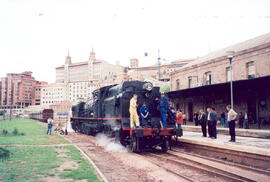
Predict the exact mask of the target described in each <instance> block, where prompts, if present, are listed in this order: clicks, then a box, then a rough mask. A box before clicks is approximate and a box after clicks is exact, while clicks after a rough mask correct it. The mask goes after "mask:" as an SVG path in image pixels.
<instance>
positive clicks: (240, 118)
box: [239, 112, 245, 128]
mask: <svg viewBox="0 0 270 182" xmlns="http://www.w3.org/2000/svg"><path fill="white" fill-rule="evenodd" d="M244 120H245V116H244V114H243V112H240V113H239V128H243V126H244Z"/></svg>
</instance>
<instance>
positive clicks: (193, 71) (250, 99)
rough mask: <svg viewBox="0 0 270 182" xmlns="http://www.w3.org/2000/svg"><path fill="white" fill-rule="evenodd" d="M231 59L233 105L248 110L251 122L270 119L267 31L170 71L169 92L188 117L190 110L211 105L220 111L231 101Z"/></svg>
mask: <svg viewBox="0 0 270 182" xmlns="http://www.w3.org/2000/svg"><path fill="white" fill-rule="evenodd" d="M228 51H234V52H235V53H234V57H233V59H232V72H233V78H232V80H233V95H234V109H235V110H236V112H238V113H240V112H245V111H247V112H248V113H249V115H250V119H251V122H257V121H260V122H261V121H262V122H265V123H267V122H268V123H269V121H270V33H268V34H264V35H261V36H259V37H256V38H253V39H250V40H247V41H244V42H241V43H238V44H235V45H232V46H229V47H227V48H224V49H221V50H218V51H215V52H211V53H209V54H207V55H205V56H203V57H200V58H197V59H195V60H194V61H193V62H190V63H189V64H187V65H184V66H183V67H182V68H181V69H179V70H178V71H176V72H174V73H172V74H171V81H170V84H171V90H172V91H171V92H169V93H168V95H169V97H170V98H171V100H172V102H173V103H174V104H175V106H176V108H177V109H181V110H183V112H184V113H185V114H186V115H187V119H188V120H190V121H192V120H193V113H194V112H197V111H199V109H204V110H205V109H206V107H207V106H212V107H214V108H215V109H216V111H217V112H218V114H219V115H220V114H221V113H222V112H223V111H225V107H226V105H228V104H230V79H231V76H230V75H231V74H230V73H231V72H230V71H231V69H230V63H229V61H228V57H227V56H228Z"/></svg>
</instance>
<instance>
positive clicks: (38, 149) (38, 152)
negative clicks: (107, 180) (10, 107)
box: [0, 119, 100, 182]
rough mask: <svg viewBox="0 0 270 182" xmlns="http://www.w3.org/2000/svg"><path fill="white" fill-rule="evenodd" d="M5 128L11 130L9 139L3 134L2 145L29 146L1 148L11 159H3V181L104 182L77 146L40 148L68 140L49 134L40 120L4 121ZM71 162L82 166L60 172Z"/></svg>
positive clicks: (0, 162) (1, 126) (0, 165)
mask: <svg viewBox="0 0 270 182" xmlns="http://www.w3.org/2000/svg"><path fill="white" fill-rule="evenodd" d="M14 128H17V130H18V133H19V134H20V133H24V134H25V135H23V136H22V135H14V132H13V131H14ZM3 129H5V130H8V134H7V135H6V136H4V135H1V134H0V144H6V145H9V144H11V145H12V144H26V145H22V146H1V150H2V151H4V152H6V151H8V153H9V157H7V158H5V159H4V160H3V159H2V160H0V181H1V182H17V181H20V182H41V181H44V178H46V181H57V180H56V179H59V178H63V179H65V180H67V181H71V182H72V181H76V180H83V179H86V180H87V181H88V182H99V181H100V180H99V179H98V178H97V176H96V174H95V172H94V169H93V167H91V166H90V164H89V163H88V162H87V160H86V159H84V158H83V157H82V156H81V153H80V151H78V150H77V149H76V148H75V147H74V146H64V147H57V146H40V144H58V143H67V141H66V140H65V139H64V138H63V137H61V136H58V135H52V136H50V135H47V134H46V131H47V130H46V127H44V126H42V125H40V124H38V123H37V121H34V120H30V119H12V120H0V132H1V131H2V130H3ZM15 133H17V132H15ZM29 144H31V145H29ZM27 145H28V146H27ZM35 145H39V146H35ZM59 154H61V155H59ZM63 154H64V155H63ZM70 161H72V162H75V163H76V164H78V166H77V168H69V167H67V168H64V169H63V170H62V171H61V170H59V169H58V168H59V167H61V165H62V164H63V163H65V162H70ZM62 167H63V166H62ZM55 177H56V178H55Z"/></svg>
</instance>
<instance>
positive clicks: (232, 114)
mask: <svg viewBox="0 0 270 182" xmlns="http://www.w3.org/2000/svg"><path fill="white" fill-rule="evenodd" d="M226 109H227V111H228V122H229V133H230V135H231V140H229V142H235V121H236V118H237V113H236V112H235V111H234V110H233V109H232V107H231V106H230V105H228V106H227V107H226Z"/></svg>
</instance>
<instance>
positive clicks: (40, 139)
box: [0, 118, 67, 144]
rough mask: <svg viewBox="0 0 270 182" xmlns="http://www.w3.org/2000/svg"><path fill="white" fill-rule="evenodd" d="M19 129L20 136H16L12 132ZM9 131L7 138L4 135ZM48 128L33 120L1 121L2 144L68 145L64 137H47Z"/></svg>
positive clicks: (0, 138) (0, 136) (0, 141)
mask: <svg viewBox="0 0 270 182" xmlns="http://www.w3.org/2000/svg"><path fill="white" fill-rule="evenodd" d="M15 128H17V129H18V132H19V134H21V133H24V135H23V136H22V135H18V136H14V135H13V134H12V131H14V129H15ZM4 129H5V130H8V134H7V136H4V135H2V131H3V130H4ZM46 131H47V130H46V128H45V127H44V126H41V125H40V124H38V123H37V121H35V120H31V119H24V118H18V119H11V120H0V133H1V134H0V144H57V143H67V141H66V140H65V139H64V138H63V137H59V136H58V135H52V136H49V135H46Z"/></svg>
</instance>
